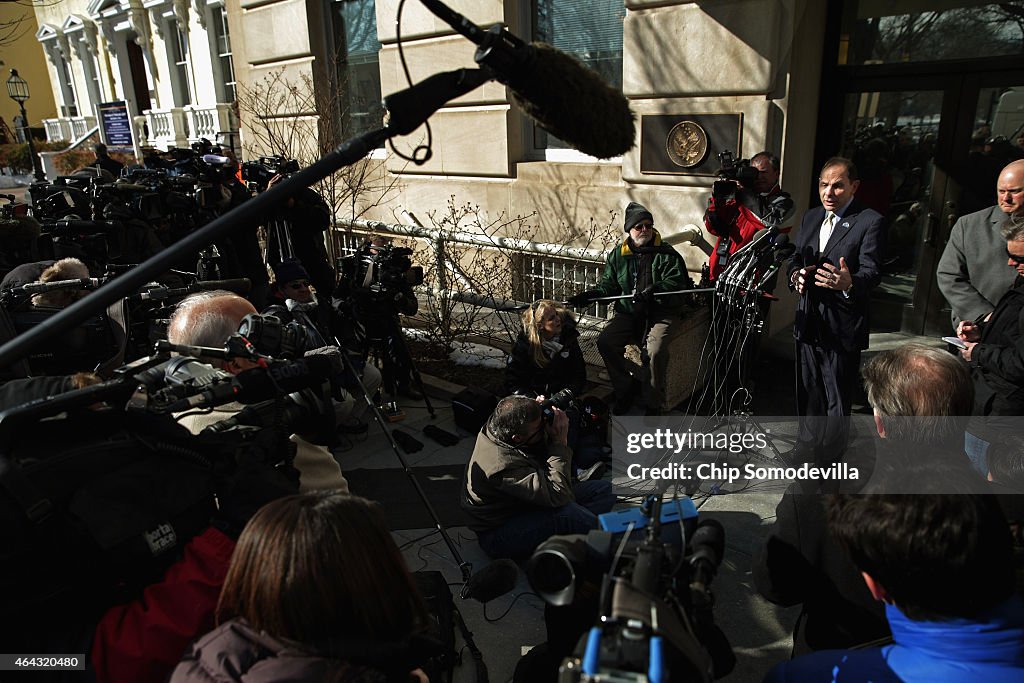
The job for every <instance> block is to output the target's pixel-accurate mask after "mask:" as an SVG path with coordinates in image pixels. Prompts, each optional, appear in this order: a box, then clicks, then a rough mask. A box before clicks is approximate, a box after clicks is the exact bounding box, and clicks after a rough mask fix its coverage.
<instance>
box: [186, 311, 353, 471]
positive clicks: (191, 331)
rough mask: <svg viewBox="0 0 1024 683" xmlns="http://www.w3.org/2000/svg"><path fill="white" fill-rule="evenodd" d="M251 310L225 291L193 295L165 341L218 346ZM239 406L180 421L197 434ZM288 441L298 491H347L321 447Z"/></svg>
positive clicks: (229, 364)
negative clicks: (295, 471)
mask: <svg viewBox="0 0 1024 683" xmlns="http://www.w3.org/2000/svg"><path fill="white" fill-rule="evenodd" d="M254 313H256V309H255V308H253V306H252V304H251V303H250V302H249V301H247V300H246V299H243V298H242V297H240V296H238V295H237V294H232V293H230V292H225V291H213V292H200V293H197V294H193V295H191V296H189V297H186V298H185V299H184V300H182V302H181V303H180V304H178V307H177V308H176V309H175V311H174V314H173V315H172V316H171V320H170V323H169V324H168V326H167V340H168V341H169V342H171V343H172V344H184V345H188V346H207V347H217V348H220V347H222V346H224V344H225V343H226V342H227V341H228V338H229V337H230V336H231V335H232V334H234V333H235V332H236V331H237V330H238V327H239V324H240V323H241V322H242V319H243V318H245V317H246V316H247V315H249V314H254ZM216 363H218V364H219V367H220V368H221V369H223V370H225V371H226V372H229V373H231V374H232V375H237V374H239V373H241V372H243V371H245V370H250V369H252V368H254V367H256V364H255V363H253V361H250V360H248V359H245V358H237V357H236V358H230V359H225V360H217V361H216ZM241 409H242V405H241V404H239V403H227V404H225V405H222V406H217V407H215V408H213V410H212V411H211V412H209V413H200V414H187V415H186V416H184V417H183V418H182V419H181V420H180V422H181V424H182V425H184V426H185V427H186V428H188V430H189V431H191V432H192V433H193V434H198V433H199V432H201V431H202V430H203V428H205V427H207V426H209V425H211V424H213V423H215V422H219V421H221V420H224V419H226V418H229V417H231V416H232V415H234V414H236V413H238V412H239V411H240V410H241ZM289 440H290V441H291V443H293V444H295V446H296V453H295V461H294V466H295V468H296V469H297V470H298V471H299V475H300V478H299V485H300V489H301V490H302V491H312V490H318V489H337V490H340V491H348V482H347V481H346V480H345V477H344V476H343V475H342V473H341V467H340V466H339V465H338V463H337V461H335V459H334V455H333V454H332V453H331V452H330V451H329V450H328V449H327V448H326V447H325V446H321V445H318V444H314V443H310V442H309V441H308V440H306V439H304V438H303V437H302V436H300V435H297V434H292V435H291V437H290V439H289Z"/></svg>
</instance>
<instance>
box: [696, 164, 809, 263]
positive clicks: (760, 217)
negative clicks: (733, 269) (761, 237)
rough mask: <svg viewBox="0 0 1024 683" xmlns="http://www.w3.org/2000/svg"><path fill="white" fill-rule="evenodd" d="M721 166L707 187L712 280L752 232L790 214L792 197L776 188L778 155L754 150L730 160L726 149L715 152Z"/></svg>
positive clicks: (707, 225) (781, 219)
mask: <svg viewBox="0 0 1024 683" xmlns="http://www.w3.org/2000/svg"><path fill="white" fill-rule="evenodd" d="M719 160H720V161H721V162H722V169H721V170H720V171H719V173H718V177H719V179H718V180H716V181H715V182H714V184H713V185H712V186H711V198H710V199H708V210H707V211H706V212H705V213H704V226H705V227H706V228H707V229H708V232H710V233H711V234H712V235H716V236H717V237H718V240H717V241H716V242H715V248H714V251H712V252H711V260H710V261H709V262H708V269H709V273H710V278H711V280H714V279H715V278H717V277H718V276H719V275H721V274H722V271H723V270H725V267H726V266H727V265H728V263H729V258H730V257H731V256H732V255H733V254H735V253H736V252H737V251H739V250H740V249H741V248H742V247H743V246H744V245H746V244H748V243H749V242H750V241H751V240H752V239H753V238H754V233H756V232H757V231H758V230H761V229H763V228H765V227H766V226H769V225H782V224H783V223H785V222H786V221H787V220H789V219H790V218H791V217H792V216H793V210H794V205H793V200H792V199H790V197H789V194H788V193H786V192H783V191H782V188H781V187H779V158H778V157H777V156H775V155H774V154H772V153H771V152H768V151H764V152H758V153H757V154H755V155H754V156H752V157H751V158H750V161H749V162H748V161H747V160H746V159H740V160H738V161H734V160H733V158H732V154H731V153H730V152H723V153H722V154H720V155H719Z"/></svg>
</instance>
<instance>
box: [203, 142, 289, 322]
mask: <svg viewBox="0 0 1024 683" xmlns="http://www.w3.org/2000/svg"><path fill="white" fill-rule="evenodd" d="M196 144H197V145H198V144H199V143H196ZM191 161H192V162H193V163H195V164H197V165H198V166H199V170H200V172H199V175H198V177H199V181H200V182H199V189H198V190H197V192H196V200H197V202H198V203H199V206H200V209H201V210H202V211H201V213H202V214H203V215H202V216H201V217H200V221H201V223H202V222H205V221H204V220H203V219H206V220H207V221H208V220H213V219H215V218H217V217H219V216H222V215H224V214H226V213H227V212H229V211H231V210H232V209H234V208H235V207H237V206H239V205H240V204H242V203H243V202H247V201H249V199H251V197H252V195H251V193H250V192H249V189H248V188H247V187H246V186H245V185H244V184H242V182H241V181H240V180H239V179H238V177H237V176H236V175H235V174H236V172H237V171H238V162H237V161H236V160H235V159H234V157H233V156H228V155H225V156H220V155H218V154H204V155H203V156H202V157H200V158H199V160H195V159H193V160H191ZM200 162H201V163H200ZM258 227H259V226H257V225H256V224H250V225H243V226H239V227H238V228H236V229H235V230H234V232H232V233H230V234H228V235H226V236H224V237H222V238H220V239H219V240H217V242H216V243H215V244H216V249H217V253H218V258H219V262H218V263H217V268H218V270H219V271H220V273H219V278H218V277H216V276H214V275H213V274H211V273H200V276H201V279H231V278H242V277H246V278H249V281H250V282H251V283H252V287H251V288H250V290H249V295H248V297H247V298H248V299H249V301H251V302H252V303H253V305H254V306H263V305H264V304H265V303H266V300H267V296H268V294H269V285H270V278H268V277H267V266H266V263H264V261H263V252H262V251H261V249H260V244H259V239H258V237H257V229H258Z"/></svg>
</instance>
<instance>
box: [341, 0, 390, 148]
mask: <svg viewBox="0 0 1024 683" xmlns="http://www.w3.org/2000/svg"><path fill="white" fill-rule="evenodd" d="M329 9H330V12H331V30H332V36H331V40H332V41H333V44H334V55H335V59H336V61H337V68H338V83H339V87H340V89H341V93H340V100H341V101H340V106H341V109H342V111H341V112H340V114H341V119H342V129H343V137H344V138H346V139H347V138H350V137H352V136H355V135H360V134H362V133H365V132H367V131H371V130H374V129H376V128H380V126H381V125H382V124H383V120H384V109H383V107H382V106H381V91H380V57H379V55H380V41H379V40H378V39H377V11H376V8H375V2H374V0H333V1H332V2H331V3H330V6H329ZM382 144H383V143H382Z"/></svg>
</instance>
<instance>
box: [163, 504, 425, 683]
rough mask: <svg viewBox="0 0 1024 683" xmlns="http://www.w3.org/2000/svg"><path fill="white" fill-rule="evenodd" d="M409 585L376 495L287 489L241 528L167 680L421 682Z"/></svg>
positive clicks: (417, 608) (418, 605) (420, 642)
mask: <svg viewBox="0 0 1024 683" xmlns="http://www.w3.org/2000/svg"><path fill="white" fill-rule="evenodd" d="M426 620H427V618H426V614H425V610H424V608H423V603H422V600H421V598H420V596H419V592H418V591H417V589H416V586H415V584H414V582H413V579H412V576H411V575H410V574H409V571H408V569H407V568H406V566H405V562H404V560H403V559H402V555H401V553H400V552H399V550H398V547H397V546H396V545H395V542H394V540H393V539H392V537H391V534H390V532H389V531H388V530H387V527H386V526H385V523H384V517H383V514H382V513H381V511H380V508H379V506H378V505H377V504H376V503H373V502H371V501H368V500H366V499H364V498H359V497H356V496H350V495H345V494H340V493H337V492H327V491H321V492H315V493H307V494H302V495H297V496H288V497H285V498H280V499H278V500H275V501H272V502H270V503H268V504H267V505H265V506H264V507H262V508H261V509H260V510H259V511H258V512H257V513H256V514H255V515H253V517H252V519H251V520H250V522H249V523H248V524H247V525H246V527H245V529H244V530H243V531H242V534H241V536H240V537H239V539H238V545H237V546H236V547H235V551H234V555H233V556H232V558H231V565H230V567H229V568H228V572H227V576H226V577H225V580H224V587H223V589H222V591H221V595H220V602H219V604H218V605H217V623H218V624H219V625H218V626H217V628H215V629H214V630H213V631H211V632H210V633H208V634H207V635H205V636H203V637H202V638H200V639H199V640H198V641H197V642H196V643H195V644H194V645H193V646H192V648H191V651H190V652H189V653H187V654H186V655H185V657H184V659H182V661H181V663H179V664H178V667H177V668H176V669H175V671H174V674H173V675H172V676H171V679H170V680H171V682H172V683H200V682H212V681H218V682H222V681H245V682H246V683H262V682H263V681H283V680H288V681H300V682H301V681H318V682H319V681H334V682H338V683H355V682H357V681H358V682H359V683H363V682H369V681H374V682H380V683H383V682H385V681H387V682H389V683H390V682H391V681H401V682H402V683H406V682H407V681H409V680H410V678H413V679H418V680H420V681H425V679H426V677H425V676H424V675H423V673H422V671H421V670H419V667H420V665H421V664H422V662H423V661H425V660H426V659H427V658H428V657H429V656H430V654H433V653H432V652H430V649H431V646H430V644H429V641H426V640H425V639H423V638H421V637H420V635H419V634H420V633H421V632H422V630H423V628H424V625H425V623H426Z"/></svg>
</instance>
